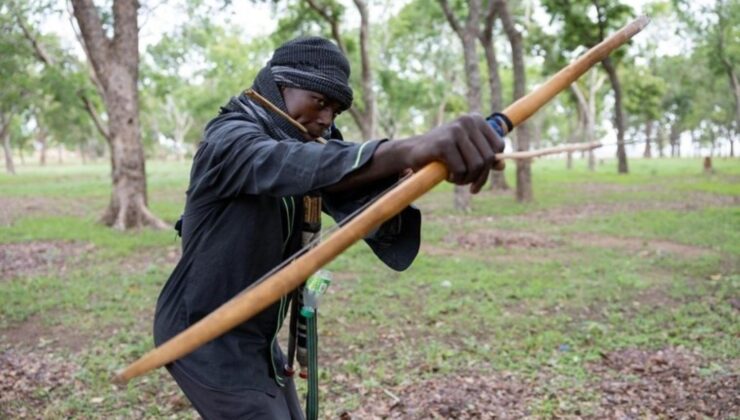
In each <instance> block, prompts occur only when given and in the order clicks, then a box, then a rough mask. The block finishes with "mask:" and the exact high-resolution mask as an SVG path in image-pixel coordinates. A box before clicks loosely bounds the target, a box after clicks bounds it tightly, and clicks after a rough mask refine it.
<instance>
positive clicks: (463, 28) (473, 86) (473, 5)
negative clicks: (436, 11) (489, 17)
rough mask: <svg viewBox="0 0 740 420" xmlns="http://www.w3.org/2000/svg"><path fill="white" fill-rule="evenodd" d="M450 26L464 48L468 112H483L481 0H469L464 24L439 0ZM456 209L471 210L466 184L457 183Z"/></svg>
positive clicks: (446, 3) (444, 0) (448, 4)
mask: <svg viewBox="0 0 740 420" xmlns="http://www.w3.org/2000/svg"><path fill="white" fill-rule="evenodd" d="M438 2H439V4H440V6H441V7H442V11H443V12H444V14H445V17H446V18H447V22H448V23H449V24H450V27H452V29H453V30H454V31H455V33H456V34H457V36H458V38H459V39H460V42H461V43H462V48H463V60H464V62H465V77H466V82H467V88H468V90H467V99H468V112H476V113H481V77H480V66H479V64H478V53H477V49H476V46H477V43H478V36H479V33H480V22H481V8H482V3H481V0H469V1H467V16H466V17H465V18H464V24H462V23H461V22H460V20H461V19H460V18H459V17H458V16H457V15H456V14H455V12H454V11H453V10H452V8H451V6H450V3H449V1H447V0H438ZM454 202H455V209H457V210H460V211H464V212H469V211H470V191H469V189H468V188H467V187H466V186H462V185H455V200H454Z"/></svg>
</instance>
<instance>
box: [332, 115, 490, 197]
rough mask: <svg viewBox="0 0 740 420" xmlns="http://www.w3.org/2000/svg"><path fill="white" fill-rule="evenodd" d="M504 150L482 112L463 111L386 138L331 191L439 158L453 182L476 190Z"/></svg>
mask: <svg viewBox="0 0 740 420" xmlns="http://www.w3.org/2000/svg"><path fill="white" fill-rule="evenodd" d="M503 150H504V142H503V140H502V139H501V138H500V137H499V136H498V134H496V133H495V132H494V131H493V129H491V127H490V126H489V125H488V123H486V121H485V120H484V119H483V117H481V116H480V115H474V114H470V115H464V116H462V117H459V118H457V119H455V120H454V121H452V122H450V123H448V124H444V125H441V126H439V127H437V128H435V129H432V130H431V131H429V132H427V133H424V134H421V135H418V136H413V137H409V138H407V139H403V140H395V141H387V142H383V143H382V144H380V145H379V146H378V148H377V149H375V153H374V154H373V157H372V159H371V160H370V162H369V163H368V164H366V165H365V166H363V167H362V168H360V169H358V170H357V171H354V172H352V173H350V174H348V175H347V176H345V177H344V178H342V180H341V181H339V182H338V183H336V184H334V185H332V186H330V187H328V188H326V190H327V191H328V192H332V193H334V192H342V191H347V190H350V189H353V188H356V187H359V186H360V185H363V184H366V183H369V182H373V181H376V180H378V179H382V178H387V177H390V176H394V175H398V174H399V173H401V172H402V171H404V170H405V169H408V168H411V169H413V170H418V169H421V168H422V167H424V166H425V165H426V164H428V163H431V162H433V161H440V162H442V163H444V164H445V165H446V166H447V169H448V170H449V172H450V178H449V179H448V180H449V181H450V182H454V183H455V184H458V185H465V184H471V185H470V190H471V192H472V193H474V194H475V193H477V192H478V191H480V189H481V188H482V187H483V184H485V182H486V179H488V173H489V172H490V171H491V168H492V167H493V165H494V162H495V155H496V153H501V152H503Z"/></svg>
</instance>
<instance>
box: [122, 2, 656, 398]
mask: <svg viewBox="0 0 740 420" xmlns="http://www.w3.org/2000/svg"><path fill="white" fill-rule="evenodd" d="M648 22H649V20H648V19H647V17H645V16H643V17H640V18H638V19H636V20H634V21H633V22H631V23H630V24H628V25H627V26H625V27H624V28H622V29H620V30H619V31H618V32H617V33H615V34H613V35H612V36H610V37H609V38H607V39H606V40H604V41H603V42H601V43H600V44H599V45H596V46H595V47H593V48H592V49H590V50H589V51H587V52H586V53H585V54H584V55H583V56H581V57H579V58H578V59H577V60H576V61H574V62H573V63H571V64H570V65H568V66H567V67H565V68H564V69H562V70H560V71H559V72H558V73H557V74H555V76H553V77H552V78H551V79H550V80H548V81H547V82H546V83H545V84H544V85H542V86H540V87H539V88H538V89H537V90H535V91H534V92H532V93H531V94H529V95H527V96H525V97H523V98H521V99H519V100H518V101H516V102H515V103H513V104H511V105H510V106H509V107H507V108H506V109H505V110H504V112H503V113H504V115H506V116H507V117H508V118H509V120H511V122H512V123H513V125H514V126H517V125H519V124H520V123H521V122H523V121H524V120H526V119H527V118H529V117H530V116H531V115H532V114H534V113H535V112H537V110H538V109H540V108H541V107H542V106H543V105H545V104H546V103H547V102H548V101H549V100H550V99H552V98H553V97H554V96H555V95H557V94H558V93H559V92H560V91H562V90H564V89H566V88H567V87H568V86H569V85H570V84H571V83H573V82H574V81H575V80H576V79H577V78H578V77H579V76H581V75H582V74H583V73H585V72H586V71H588V69H589V68H591V67H592V66H593V65H594V64H596V63H598V62H599V61H601V60H603V59H604V58H606V57H607V56H608V55H609V53H611V52H612V51H613V50H614V49H616V48H617V47H619V46H620V45H622V44H624V43H625V42H627V41H628V40H629V39H630V38H632V37H633V36H634V35H635V34H637V33H638V32H640V31H641V30H642V28H644V27H645V25H647V23H648ZM447 174H448V172H447V168H446V167H445V165H444V164H442V163H440V162H432V163H430V164H428V165H426V166H425V167H423V168H422V169H421V170H419V171H418V172H416V173H415V174H413V175H412V176H411V177H409V178H408V179H407V180H406V181H404V182H403V183H401V184H400V185H398V186H397V187H396V188H394V189H392V190H391V191H390V192H388V193H387V194H386V195H384V196H383V197H381V198H380V199H378V200H377V201H376V202H375V203H373V204H372V205H370V206H369V207H368V208H367V209H366V210H365V211H364V212H362V213H361V214H360V215H358V216H357V217H356V218H354V219H353V220H351V221H350V222H348V223H347V224H346V225H344V226H343V227H342V228H340V229H338V230H337V231H335V232H334V233H333V234H332V235H331V236H329V237H328V238H327V239H326V240H325V241H324V242H322V243H321V244H320V245H318V246H317V247H315V248H313V249H311V250H310V251H308V252H306V253H305V254H303V255H302V256H301V257H300V258H298V259H296V260H295V261H294V262H293V263H291V264H289V265H287V266H286V267H285V268H284V269H282V270H280V271H278V272H277V273H275V274H273V275H272V276H270V277H269V278H267V279H265V280H264V281H260V282H259V283H257V284H254V285H253V286H251V287H249V288H247V289H246V290H244V291H243V292H242V293H240V294H238V295H237V296H235V297H234V298H232V299H231V300H229V301H228V302H226V303H224V304H223V305H222V306H221V307H220V308H218V309H217V310H215V311H213V312H212V313H211V314H209V315H208V316H206V317H205V318H203V319H201V320H200V321H198V322H197V323H195V324H194V325H192V326H190V328H188V329H186V330H185V331H183V332H181V333H180V334H178V335H177V336H175V337H173V338H172V339H170V340H169V341H167V342H166V343H164V344H162V345H161V346H159V347H157V348H155V349H153V350H151V351H149V352H148V353H146V354H145V355H143V356H142V357H141V358H139V359H138V360H136V361H135V362H134V363H132V364H131V365H129V366H128V367H126V368H125V369H122V370H120V371H119V372H117V373H116V375H115V376H114V378H113V380H114V381H115V382H117V383H126V382H128V381H129V380H130V379H131V378H134V377H136V376H139V375H143V374H144V373H146V372H149V371H150V370H152V369H156V368H158V367H162V366H164V365H166V364H168V363H171V362H173V361H175V360H177V359H179V358H181V357H183V356H185V355H187V354H188V353H190V352H192V351H194V350H195V349H197V348H198V347H200V346H202V345H203V344H205V343H207V342H209V341H211V340H213V339H214V338H216V337H219V336H221V335H222V334H225V333H226V332H228V331H229V330H231V329H232V328H234V327H236V326H237V325H239V324H241V323H243V322H245V321H247V320H248V319H250V318H252V317H253V316H255V315H256V314H258V313H260V312H261V311H263V310H264V309H266V308H267V307H268V306H270V305H271V304H273V303H274V302H276V301H277V300H278V299H280V297H281V296H284V295H286V294H288V293H290V292H291V291H292V290H294V289H295V288H296V287H298V286H300V284H301V283H302V282H303V281H305V279H306V278H308V277H309V276H310V275H312V274H313V273H315V272H316V271H318V270H319V269H320V268H321V267H323V266H324V265H326V264H328V263H329V262H330V261H332V260H333V259H334V258H335V257H336V256H337V255H339V254H340V253H342V252H343V251H344V250H346V249H347V248H349V247H350V246H351V245H352V244H354V243H355V242H357V241H359V240H360V239H362V238H363V237H365V236H366V235H367V234H368V233H369V232H370V231H372V229H374V228H375V227H377V226H379V225H380V224H382V223H383V222H385V221H386V220H388V219H390V218H391V217H393V216H395V215H396V214H398V213H399V212H401V211H402V210H403V209H404V208H406V206H408V205H409V204H411V203H412V202H413V201H414V200H416V199H417V198H419V197H421V196H422V195H423V194H424V193H426V192H427V191H429V190H431V189H432V188H433V187H434V186H435V185H437V184H439V183H440V182H442V181H444V180H445V179H446V178H447Z"/></svg>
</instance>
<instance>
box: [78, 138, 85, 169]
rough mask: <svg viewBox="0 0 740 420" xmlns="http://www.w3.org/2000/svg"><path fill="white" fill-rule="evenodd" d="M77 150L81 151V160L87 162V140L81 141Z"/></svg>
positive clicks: (83, 162)
mask: <svg viewBox="0 0 740 420" xmlns="http://www.w3.org/2000/svg"><path fill="white" fill-rule="evenodd" d="M77 150H79V152H80V160H82V164H83V165H84V164H86V163H87V153H86V152H85V142H80V143H78V144H77Z"/></svg>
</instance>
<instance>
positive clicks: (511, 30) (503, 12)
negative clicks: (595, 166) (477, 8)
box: [497, 0, 532, 202]
mask: <svg viewBox="0 0 740 420" xmlns="http://www.w3.org/2000/svg"><path fill="white" fill-rule="evenodd" d="M497 3H498V4H499V8H498V12H499V16H500V17H501V23H502V25H503V27H504V32H506V36H507V38H509V43H510V44H511V56H512V62H513V67H514V98H513V101H516V100H517V99H519V98H521V97H522V96H524V95H525V94H526V93H527V92H526V89H527V83H526V68H525V67H524V45H523V42H522V34H521V33H520V32H519V31H518V30H517V29H516V27H515V26H514V19H513V18H512V16H511V14H510V13H509V7H508V5H507V3H506V1H505V0H498V1H497ZM513 101H512V102H513ZM516 130H517V133H516V143H517V150H519V151H527V150H529V143H530V130H529V124H528V123H522V124H520V125H519V126H518V127H517V129H516ZM531 165H532V162H531V160H529V159H517V161H516V199H517V201H519V202H526V201H531V200H532V168H531Z"/></svg>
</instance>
